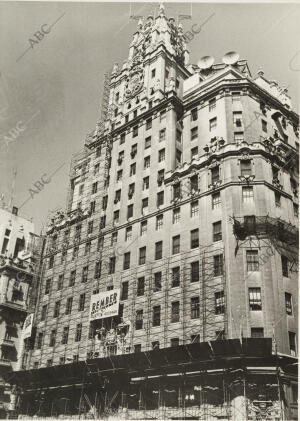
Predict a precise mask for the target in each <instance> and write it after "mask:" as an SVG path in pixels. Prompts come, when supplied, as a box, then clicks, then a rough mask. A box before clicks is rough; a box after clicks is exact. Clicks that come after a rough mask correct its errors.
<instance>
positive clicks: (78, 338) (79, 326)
mask: <svg viewBox="0 0 300 421" xmlns="http://www.w3.org/2000/svg"><path fill="white" fill-rule="evenodd" d="M81 333H82V323H78V324H77V326H76V333H75V342H80V341H81Z"/></svg>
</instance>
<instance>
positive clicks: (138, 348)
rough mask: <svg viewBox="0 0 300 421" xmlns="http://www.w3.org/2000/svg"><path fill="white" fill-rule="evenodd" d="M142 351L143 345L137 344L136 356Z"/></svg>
mask: <svg viewBox="0 0 300 421" xmlns="http://www.w3.org/2000/svg"><path fill="white" fill-rule="evenodd" d="M141 351H142V345H141V344H135V345H134V352H135V354H136V353H137V352H141Z"/></svg>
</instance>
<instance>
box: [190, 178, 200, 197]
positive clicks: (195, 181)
mask: <svg viewBox="0 0 300 421" xmlns="http://www.w3.org/2000/svg"><path fill="white" fill-rule="evenodd" d="M190 185H191V192H192V193H196V192H197V191H198V189H199V178H198V174H195V175H193V176H192V177H190Z"/></svg>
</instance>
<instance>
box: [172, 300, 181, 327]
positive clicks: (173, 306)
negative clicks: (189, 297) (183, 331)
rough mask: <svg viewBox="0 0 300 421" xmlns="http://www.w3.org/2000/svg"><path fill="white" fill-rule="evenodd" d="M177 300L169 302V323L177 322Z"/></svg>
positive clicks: (178, 307)
mask: <svg viewBox="0 0 300 421" xmlns="http://www.w3.org/2000/svg"><path fill="white" fill-rule="evenodd" d="M179 309H180V306H179V301H173V303H172V304H171V323H177V322H179V320H180V318H179Z"/></svg>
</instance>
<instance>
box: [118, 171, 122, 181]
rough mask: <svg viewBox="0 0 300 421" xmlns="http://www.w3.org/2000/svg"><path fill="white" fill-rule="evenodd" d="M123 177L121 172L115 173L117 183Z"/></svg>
mask: <svg viewBox="0 0 300 421" xmlns="http://www.w3.org/2000/svg"><path fill="white" fill-rule="evenodd" d="M122 176H123V170H119V171H118V172H117V181H121V180H122Z"/></svg>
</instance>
